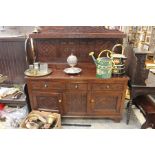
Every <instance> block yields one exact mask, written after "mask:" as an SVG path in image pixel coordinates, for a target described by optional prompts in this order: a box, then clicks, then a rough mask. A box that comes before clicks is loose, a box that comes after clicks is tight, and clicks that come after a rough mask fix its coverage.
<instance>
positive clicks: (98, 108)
mask: <svg viewBox="0 0 155 155" xmlns="http://www.w3.org/2000/svg"><path fill="white" fill-rule="evenodd" d="M90 94H91V95H90V97H89V102H90V104H89V105H90V106H89V107H88V111H89V112H90V113H92V114H99V115H102V114H103V115H105V114H119V113H120V109H121V103H122V101H121V96H122V94H120V93H117V92H103V91H102V92H92V93H90Z"/></svg>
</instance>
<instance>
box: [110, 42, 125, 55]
mask: <svg viewBox="0 0 155 155" xmlns="http://www.w3.org/2000/svg"><path fill="white" fill-rule="evenodd" d="M119 46H120V47H122V53H121V54H122V55H124V47H123V45H122V44H116V45H114V46H113V48H112V52H113V53H114V50H115V48H116V47H119Z"/></svg>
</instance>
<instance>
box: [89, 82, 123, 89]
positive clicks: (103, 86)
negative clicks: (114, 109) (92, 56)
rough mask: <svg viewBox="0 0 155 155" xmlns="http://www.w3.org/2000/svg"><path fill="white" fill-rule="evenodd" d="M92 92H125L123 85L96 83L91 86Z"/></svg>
mask: <svg viewBox="0 0 155 155" xmlns="http://www.w3.org/2000/svg"><path fill="white" fill-rule="evenodd" d="M91 88H92V90H124V85H123V84H115V83H95V84H91Z"/></svg>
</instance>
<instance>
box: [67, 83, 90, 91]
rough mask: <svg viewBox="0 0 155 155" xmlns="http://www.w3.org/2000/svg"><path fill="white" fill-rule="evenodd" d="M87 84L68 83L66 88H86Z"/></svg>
mask: <svg viewBox="0 0 155 155" xmlns="http://www.w3.org/2000/svg"><path fill="white" fill-rule="evenodd" d="M87 88H88V84H87V83H68V84H67V89H70V90H87Z"/></svg>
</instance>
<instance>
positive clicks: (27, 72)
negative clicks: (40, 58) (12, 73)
mask: <svg viewBox="0 0 155 155" xmlns="http://www.w3.org/2000/svg"><path fill="white" fill-rule="evenodd" d="M51 73H52V69H48V72H47V73H44V72H40V71H38V72H37V74H34V73H32V72H31V71H30V70H29V69H27V70H26V71H25V72H24V74H25V75H26V76H33V77H39V76H46V75H49V74H51Z"/></svg>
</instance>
